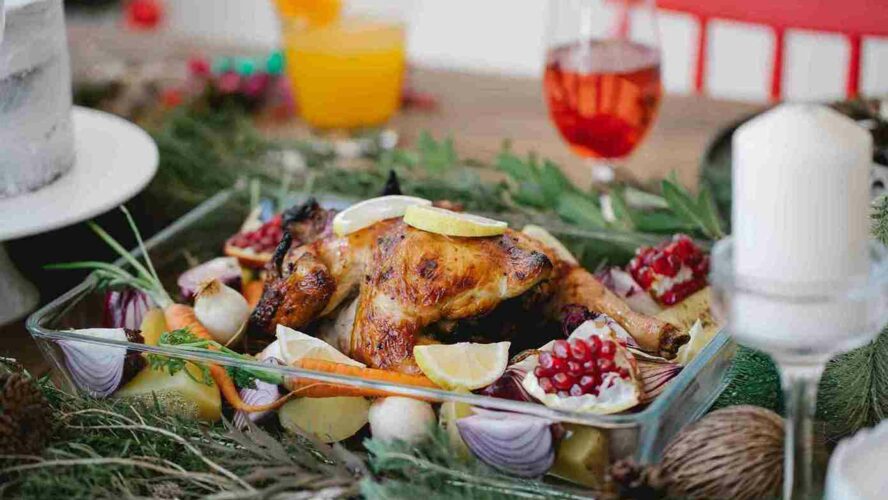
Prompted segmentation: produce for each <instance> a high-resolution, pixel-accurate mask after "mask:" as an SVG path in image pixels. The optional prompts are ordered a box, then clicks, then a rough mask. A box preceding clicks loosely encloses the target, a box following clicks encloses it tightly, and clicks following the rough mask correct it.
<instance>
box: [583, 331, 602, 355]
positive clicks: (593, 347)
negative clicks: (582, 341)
mask: <svg viewBox="0 0 888 500" xmlns="http://www.w3.org/2000/svg"><path fill="white" fill-rule="evenodd" d="M586 343H587V344H588V345H589V359H591V358H592V357H593V356H595V355H596V354H598V351H600V350H601V339H600V338H599V337H597V336H593V337H590V338H589V340H588V341H587V342H586Z"/></svg>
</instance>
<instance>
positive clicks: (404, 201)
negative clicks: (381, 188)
mask: <svg viewBox="0 0 888 500" xmlns="http://www.w3.org/2000/svg"><path fill="white" fill-rule="evenodd" d="M431 204H432V202H430V201H429V200H426V199H423V198H417V197H415V196H402V195H390V196H380V197H378V198H370V199H369V200H364V201H362V202H360V203H356V204H354V205H352V206H350V207H348V208H346V209H345V210H343V211H342V212H339V213H338V214H336V216H335V217H333V232H334V233H336V235H337V236H345V235H347V234H351V233H354V232H355V231H360V230H361V229H364V228H365V227H369V226H372V225H373V224H376V223H377V222H379V221H382V220H386V219H394V218H395V217H401V216H402V215H404V212H405V211H406V210H407V209H408V207H412V206H422V205H431Z"/></svg>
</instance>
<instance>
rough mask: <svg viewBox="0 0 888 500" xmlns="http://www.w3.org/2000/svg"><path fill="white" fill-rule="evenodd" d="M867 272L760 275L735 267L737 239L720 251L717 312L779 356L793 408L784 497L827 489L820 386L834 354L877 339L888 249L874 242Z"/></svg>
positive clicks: (886, 303)
mask: <svg viewBox="0 0 888 500" xmlns="http://www.w3.org/2000/svg"><path fill="white" fill-rule="evenodd" d="M868 257H869V261H868V265H867V269H866V271H865V272H862V273H860V274H857V275H852V276H847V277H845V278H843V279H841V280H832V281H828V282H820V281H812V282H802V283H788V282H778V281H771V280H763V279H753V278H750V277H748V276H742V275H740V274H738V273H735V271H734V257H733V242H732V240H731V239H730V238H726V239H724V240H721V241H719V242H718V243H717V244H716V245H715V246H714V247H713V249H712V254H711V259H712V271H711V275H710V282H711V286H712V311H713V313H714V314H715V316H716V317H717V318H718V319H719V320H720V322H721V323H722V324H724V325H725V328H726V329H727V330H728V332H729V333H730V334H731V336H732V337H734V338H735V339H736V340H737V342H739V343H740V344H743V345H745V346H748V347H751V348H754V349H758V350H760V351H762V352H764V353H766V354H768V355H769V356H771V358H772V359H773V360H774V362H775V364H776V365H777V369H778V371H779V372H780V380H781V385H782V387H783V397H784V407H785V412H786V421H785V438H784V459H783V464H784V466H783V498H786V499H800V500H801V499H805V500H807V499H811V498H820V497H821V495H822V490H823V488H822V486H823V477H822V474H820V473H818V471H817V469H816V468H815V460H814V457H815V454H814V416H815V412H816V409H817V404H816V403H817V386H818V383H819V381H820V377H821V375H822V373H823V370H824V368H825V367H826V363H827V361H829V359H830V358H832V357H833V356H836V355H838V354H841V353H843V352H848V351H850V350H852V349H855V348H858V347H860V346H863V345H865V344H867V343H868V342H871V341H872V340H873V339H874V338H875V337H876V335H877V334H878V332H879V331H880V329H881V328H882V326H883V325H884V324H885V321H886V312H888V249H886V248H885V247H884V246H883V245H882V244H880V243H877V242H872V243H871V244H870V247H869V252H868Z"/></svg>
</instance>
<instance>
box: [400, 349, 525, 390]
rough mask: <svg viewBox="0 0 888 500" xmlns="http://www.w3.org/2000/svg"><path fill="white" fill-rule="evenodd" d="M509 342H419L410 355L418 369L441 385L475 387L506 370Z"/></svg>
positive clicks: (456, 387) (463, 388)
mask: <svg viewBox="0 0 888 500" xmlns="http://www.w3.org/2000/svg"><path fill="white" fill-rule="evenodd" d="M509 344H510V343H509V342H498V343H496V344H474V343H471V342H460V343H458V344H450V345H444V344H434V345H419V346H416V347H414V348H413V356H414V357H415V358H416V364H417V365H419V369H420V370H422V372H423V373H424V374H425V375H426V376H427V377H428V378H430V379H432V381H433V382H435V383H436V384H438V385H440V386H441V387H444V388H445V389H449V390H465V389H468V390H474V389H480V388H482V387H485V386H488V385H490V384H492V383H493V382H494V381H495V380H496V379H498V378H500V376H501V375H502V374H503V372H504V371H506V365H507V364H508V362H509Z"/></svg>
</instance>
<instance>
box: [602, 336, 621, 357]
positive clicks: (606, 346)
mask: <svg viewBox="0 0 888 500" xmlns="http://www.w3.org/2000/svg"><path fill="white" fill-rule="evenodd" d="M616 352H617V344H615V343H614V342H613V341H612V340H605V341H604V342H602V343H601V350H600V353H601V355H602V356H603V357H605V358H608V359H614V354H615V353H616Z"/></svg>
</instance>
